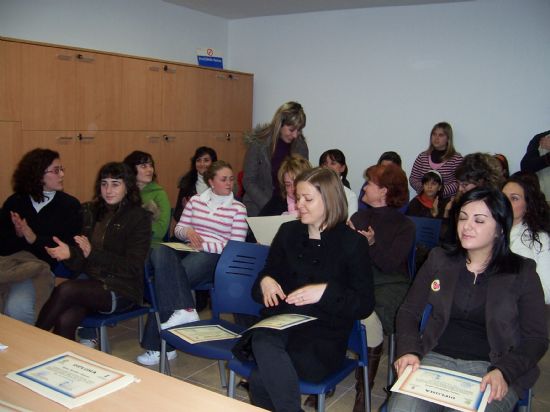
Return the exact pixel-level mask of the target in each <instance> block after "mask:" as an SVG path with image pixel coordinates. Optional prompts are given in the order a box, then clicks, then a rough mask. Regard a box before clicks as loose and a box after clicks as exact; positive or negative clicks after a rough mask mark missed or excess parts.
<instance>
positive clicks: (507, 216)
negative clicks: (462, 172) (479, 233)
mask: <svg viewBox="0 0 550 412" xmlns="http://www.w3.org/2000/svg"><path fill="white" fill-rule="evenodd" d="M478 200H481V201H482V202H483V203H485V205H486V206H487V208H488V209H489V211H490V212H491V215H492V216H493V219H495V221H496V232H497V236H495V241H494V243H493V250H492V253H491V259H490V260H489V263H488V264H487V267H486V268H485V273H487V274H495V273H499V272H503V271H506V272H512V273H517V272H518V271H519V266H520V262H521V258H520V257H519V256H518V255H516V254H515V253H513V252H512V251H511V250H510V229H511V228H512V223H513V220H514V218H513V213H512V205H511V204H510V201H509V200H508V198H507V197H506V196H505V195H504V193H502V192H501V191H499V190H497V189H494V188H491V187H476V188H474V189H472V190H470V191H468V192H466V193H464V194H463V195H462V196H461V197H460V199H459V200H458V203H457V204H456V215H455V221H456V222H458V215H459V214H460V210H461V209H462V207H464V205H466V204H468V203H471V202H475V201H478ZM456 236H457V239H456V247H455V249H454V250H453V251H452V252H451V253H453V254H461V255H463V256H467V251H466V250H465V249H464V248H463V247H462V245H461V244H460V240H459V239H458V230H457V235H456Z"/></svg>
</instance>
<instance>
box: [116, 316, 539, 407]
mask: <svg viewBox="0 0 550 412" xmlns="http://www.w3.org/2000/svg"><path fill="white" fill-rule="evenodd" d="M200 316H201V318H206V319H207V318H208V316H209V314H208V313H207V312H206V311H205V312H202V313H201V314H200ZM109 338H110V343H111V347H112V354H113V355H115V356H118V357H120V358H123V359H125V360H128V361H130V362H135V359H136V356H137V355H139V354H140V353H142V349H141V348H140V346H139V344H138V339H137V321H128V322H125V323H123V324H120V325H119V326H117V327H115V328H112V329H109ZM539 366H540V369H541V377H540V378H539V380H538V382H537V384H536V386H535V388H534V399H533V407H532V410H533V411H534V412H544V411H550V352H549V353H547V354H546V356H545V357H544V358H543V359H542V360H541V362H540V365H539ZM170 367H171V371H172V376H173V377H176V378H178V379H182V380H185V381H187V382H189V383H192V384H194V385H199V386H202V387H204V388H207V389H209V390H212V391H215V392H219V393H223V394H225V390H223V389H222V388H221V386H220V379H219V373H218V364H217V362H216V361H212V360H209V359H202V358H196V357H193V356H189V355H186V354H184V353H181V352H178V357H177V358H176V359H175V360H173V361H171V362H170ZM150 369H152V370H157V371H158V366H157V367H150ZM386 369H387V357H386V356H383V358H382V360H381V362H380V369H379V370H378V375H377V376H376V382H375V387H374V390H373V394H372V407H373V409H372V410H373V411H377V410H378V409H379V407H380V405H381V404H382V403H383V402H384V400H385V392H384V390H383V389H382V388H383V386H384V385H385V382H386V376H387V370H386ZM354 385H355V378H354V377H353V376H350V377H348V378H347V379H346V380H345V381H344V382H343V383H342V384H340V385H338V387H337V389H336V393H335V395H334V396H333V397H332V398H329V399H327V410H328V411H333V412H344V411H346V412H349V411H351V410H352V408H353V403H354V400H355V389H354ZM237 397H238V398H239V399H241V400H242V401H243V402H249V400H248V394H247V393H246V391H244V390H243V389H241V388H238V389H237ZM182 401H183V400H182ZM305 410H306V411H313V409H310V408H305Z"/></svg>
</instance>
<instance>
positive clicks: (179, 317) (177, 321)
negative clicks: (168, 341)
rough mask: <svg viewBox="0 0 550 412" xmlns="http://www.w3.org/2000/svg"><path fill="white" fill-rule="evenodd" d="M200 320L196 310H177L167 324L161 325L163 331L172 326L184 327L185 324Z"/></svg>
mask: <svg viewBox="0 0 550 412" xmlns="http://www.w3.org/2000/svg"><path fill="white" fill-rule="evenodd" d="M198 320H200V318H199V315H198V313H197V311H196V310H195V309H193V310H192V311H187V310H185V309H179V310H175V311H174V313H172V316H170V319H168V320H167V321H166V322H164V323H161V324H160V328H161V329H168V328H171V327H172V326H177V325H183V324H184V323H190V322H196V321H198Z"/></svg>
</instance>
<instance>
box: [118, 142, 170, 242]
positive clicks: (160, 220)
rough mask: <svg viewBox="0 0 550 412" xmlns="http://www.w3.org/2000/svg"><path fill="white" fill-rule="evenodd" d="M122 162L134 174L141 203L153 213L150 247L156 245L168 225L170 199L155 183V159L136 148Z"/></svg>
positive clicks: (164, 233)
mask: <svg viewBox="0 0 550 412" xmlns="http://www.w3.org/2000/svg"><path fill="white" fill-rule="evenodd" d="M124 163H126V164H127V165H128V166H130V169H131V170H132V171H133V172H134V173H135V174H136V184H137V187H138V188H139V194H140V196H141V204H142V205H143V207H144V208H145V210H148V211H149V212H151V214H152V215H153V226H152V229H153V237H152V240H151V247H156V246H158V245H159V244H160V243H161V242H162V240H163V238H164V236H165V235H166V232H167V231H168V226H169V225H170V201H169V200H168V195H167V194H166V192H165V191H164V189H163V188H162V186H161V185H159V184H158V183H157V174H156V173H155V161H154V160H153V157H152V156H151V155H150V154H149V153H145V152H141V151H139V150H136V151H134V152H132V153H130V154H129V155H128V156H126V158H125V159H124Z"/></svg>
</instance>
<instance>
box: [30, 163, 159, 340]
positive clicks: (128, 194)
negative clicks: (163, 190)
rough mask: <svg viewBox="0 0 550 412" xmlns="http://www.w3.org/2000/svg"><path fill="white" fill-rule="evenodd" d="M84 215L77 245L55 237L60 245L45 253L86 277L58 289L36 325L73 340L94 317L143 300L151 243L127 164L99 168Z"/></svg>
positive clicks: (148, 222)
mask: <svg viewBox="0 0 550 412" xmlns="http://www.w3.org/2000/svg"><path fill="white" fill-rule="evenodd" d="M83 215H84V224H83V227H82V232H81V233H82V234H80V235H78V236H75V238H74V240H75V242H76V246H73V245H68V244H67V243H65V242H63V241H62V240H61V239H59V238H57V237H54V241H55V243H56V244H57V246H56V247H46V251H47V252H48V254H49V255H50V256H51V257H52V258H53V259H56V260H58V261H62V262H63V263H64V264H65V265H66V266H67V267H68V268H69V269H71V270H72V271H73V272H76V273H83V274H85V275H86V276H81V277H80V278H79V279H71V280H68V281H66V282H63V283H61V284H60V285H59V286H57V287H56V288H55V289H54V291H53V293H52V295H51V297H50V299H49V300H48V301H47V302H46V304H45V305H44V307H43V308H42V310H41V311H40V315H39V316H38V320H37V322H36V326H38V327H39V328H42V329H45V330H51V329H52V328H53V332H54V333H55V334H57V335H61V336H63V337H65V338H67V339H72V340H74V339H75V331H76V328H77V327H78V325H80V323H81V322H82V320H83V319H84V318H85V317H86V315H88V314H89V313H93V312H102V313H113V312H115V311H120V310H125V309H127V308H128V307H130V306H132V305H134V304H140V303H141V302H142V299H143V267H144V263H145V259H146V257H147V253H148V251H149V247H150V245H151V214H150V213H149V212H147V211H146V210H145V209H143V208H142V207H141V198H140V195H139V188H138V187H137V185H136V177H135V174H134V172H132V170H131V169H130V168H129V167H128V166H127V165H126V164H124V163H114V162H113V163H107V164H106V165H104V166H103V167H102V168H101V169H100V170H99V173H98V175H97V178H96V182H95V190H94V199H93V200H92V202H90V203H86V204H84V206H83ZM83 277H86V278H85V279H84V278H83Z"/></svg>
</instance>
